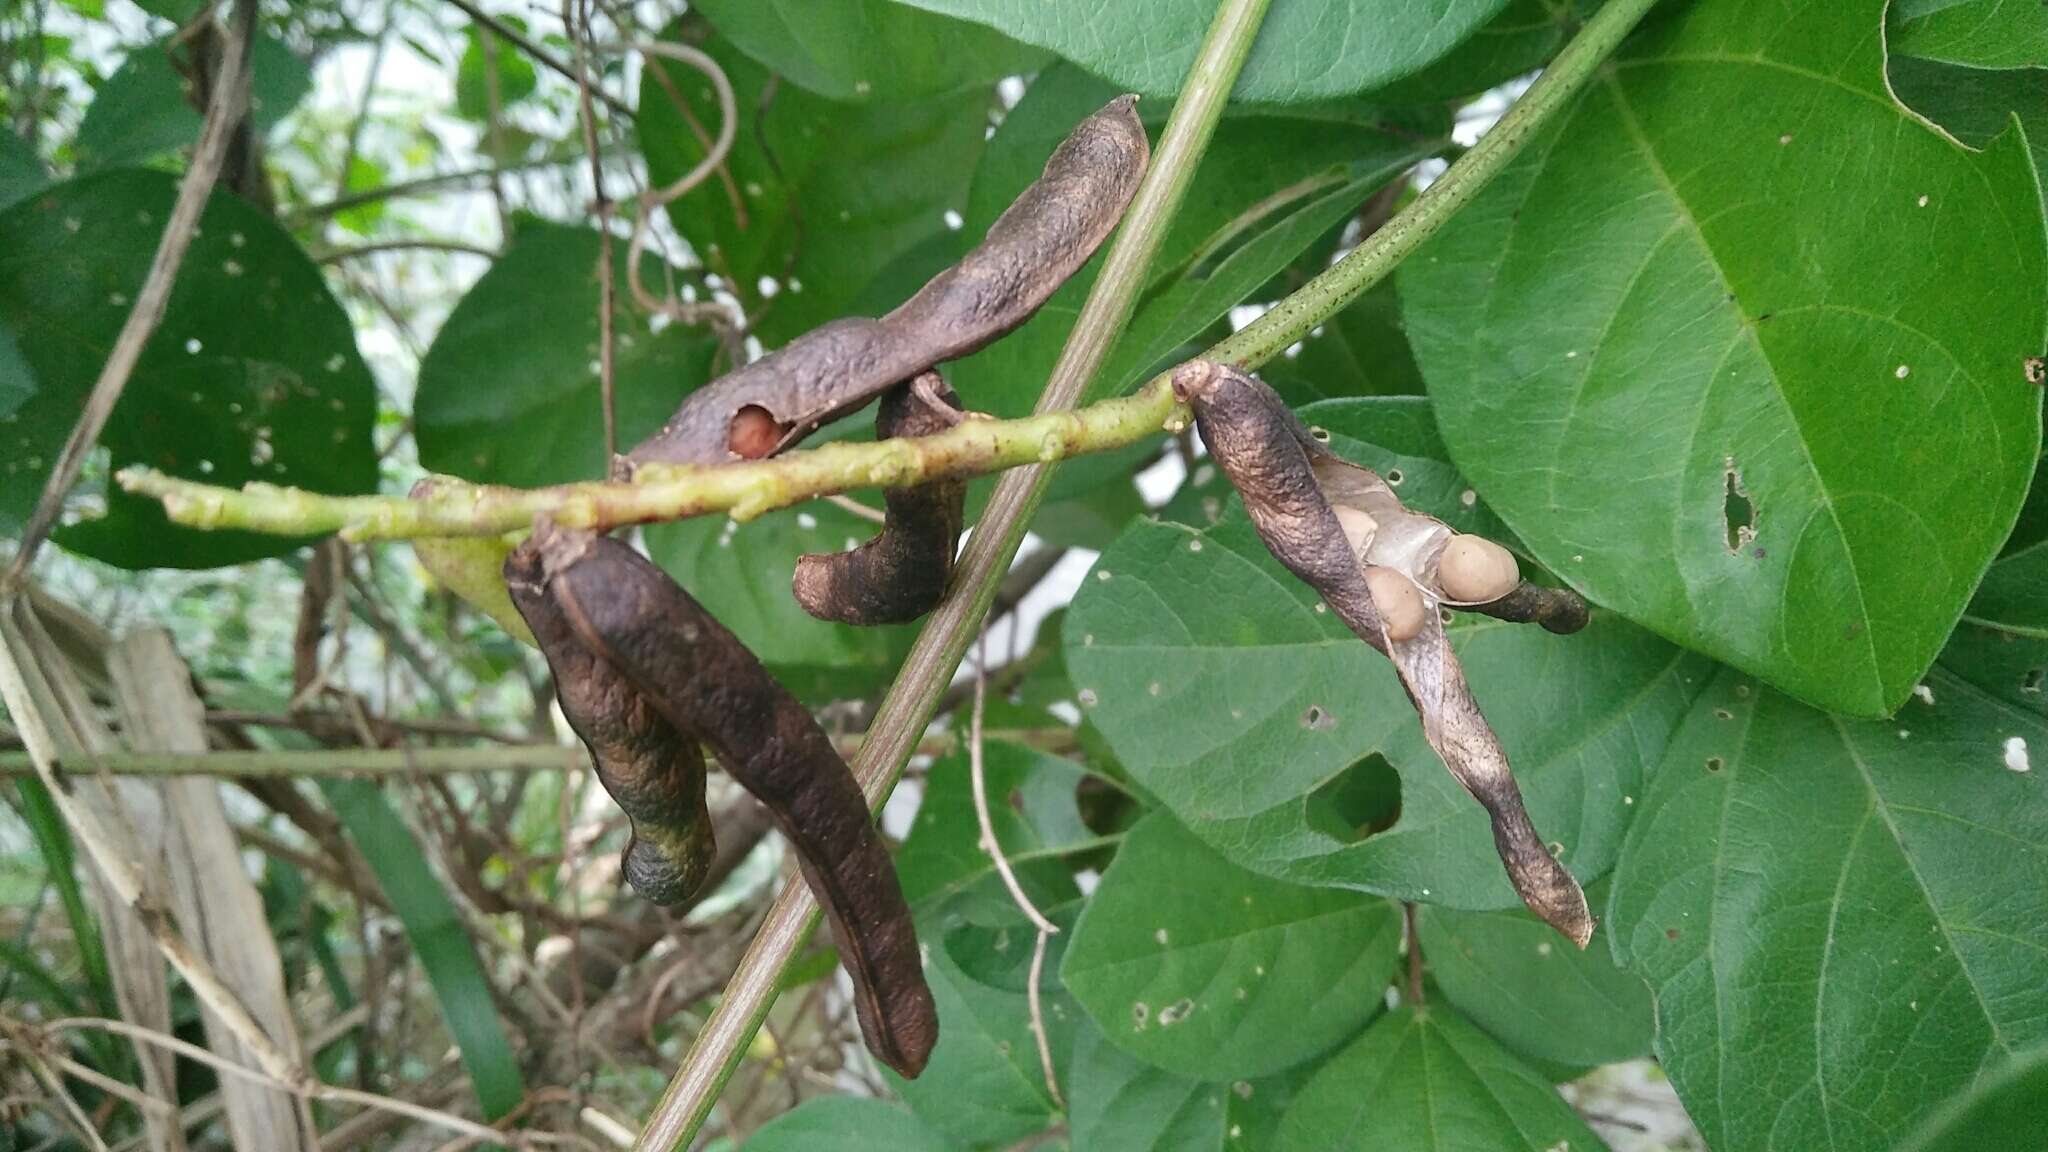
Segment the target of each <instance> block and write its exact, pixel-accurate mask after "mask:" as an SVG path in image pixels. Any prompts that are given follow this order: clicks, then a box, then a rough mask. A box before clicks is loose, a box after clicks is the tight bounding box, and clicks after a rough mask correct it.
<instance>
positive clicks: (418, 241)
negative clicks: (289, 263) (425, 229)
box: [313, 236, 502, 264]
mask: <svg viewBox="0 0 2048 1152" xmlns="http://www.w3.org/2000/svg"><path fill="white" fill-rule="evenodd" d="M412 251H425V252H453V253H457V254H460V255H464V256H481V257H483V258H484V259H486V260H496V259H497V258H498V257H499V256H500V255H502V253H500V252H499V251H498V250H497V249H496V248H491V247H488V246H486V245H483V244H472V243H470V242H469V241H467V240H442V239H434V238H430V237H424V236H422V237H401V238H399V239H395V240H375V241H372V242H370V243H368V244H355V245H351V246H349V247H347V248H330V249H328V250H327V251H325V252H322V253H319V254H318V255H316V256H314V257H313V262H314V263H315V264H334V263H337V262H339V261H342V260H355V259H358V258H360V257H363V256H375V255H377V254H379V253H383V252H412Z"/></svg>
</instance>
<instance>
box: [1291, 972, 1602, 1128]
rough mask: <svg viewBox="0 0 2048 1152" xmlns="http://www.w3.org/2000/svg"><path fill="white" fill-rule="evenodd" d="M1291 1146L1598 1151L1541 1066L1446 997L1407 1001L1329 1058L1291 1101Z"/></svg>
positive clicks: (1583, 1126)
mask: <svg viewBox="0 0 2048 1152" xmlns="http://www.w3.org/2000/svg"><path fill="white" fill-rule="evenodd" d="M1280 1135H1281V1140H1280V1147H1281V1148H1282V1149H1285V1150H1286V1152H1349V1150H1353V1149H1355V1150H1357V1152H1378V1150H1379V1149H1393V1148H1399V1149H1403V1150H1404V1152H1405V1150H1410V1149H1412V1150H1414V1152H1452V1150H1457V1152H1464V1150H1468V1149H1469V1150H1471V1152H1478V1150H1479V1149H1485V1150H1486V1152H1509V1150H1510V1149H1512V1150H1516V1152H1522V1150H1526V1152H1563V1150H1569V1152H1595V1150H1597V1149H1602V1148H1604V1147H1606V1146H1605V1145H1603V1144H1602V1143H1601V1142H1600V1138H1599V1137H1598V1136H1595V1135H1594V1134H1593V1131H1592V1129H1590V1128H1587V1127H1586V1125H1585V1122H1584V1121H1582V1120H1580V1119H1579V1117H1578V1114H1577V1113H1575V1112H1573V1111H1572V1110H1571V1106H1570V1105H1568V1104H1566V1103H1565V1102H1564V1099H1563V1098H1562V1097H1560V1096H1559V1095H1558V1094H1557V1090H1556V1089H1555V1088H1552V1087H1551V1085H1550V1081H1549V1080H1548V1079H1547V1078H1546V1077H1544V1076H1543V1075H1541V1074H1540V1073H1538V1072H1537V1071H1536V1070H1535V1069H1533V1068H1530V1067H1529V1066H1528V1065H1526V1064H1524V1063H1522V1062H1521V1061H1520V1060H1517V1059H1516V1058H1515V1057H1513V1056H1511V1055H1509V1054H1508V1053H1507V1052H1506V1051H1504V1050H1502V1048H1501V1047H1500V1046H1499V1045H1498V1044H1495V1043H1494V1042H1493V1041H1492V1040H1491V1039H1489V1038H1488V1037H1487V1035H1486V1034H1485V1033H1484V1032H1481V1031H1480V1030H1479V1029H1477V1028H1474V1027H1473V1026H1472V1025H1471V1024H1469V1023H1467V1022H1466V1021H1465V1020H1464V1018H1462V1017H1460V1016H1459V1015H1458V1014H1457V1013H1456V1012H1455V1011H1452V1010H1451V1009H1450V1008H1448V1007H1446V1006H1442V1005H1437V1004H1431V1005H1429V1006H1428V1007H1426V1008H1418V1007H1415V1006H1413V1005H1403V1006H1402V1007H1401V1008H1400V1009H1398V1010H1396V1011H1394V1012H1390V1013H1388V1014H1387V1016H1386V1018H1385V1019H1383V1020H1381V1021H1380V1022H1379V1023H1377V1024H1375V1025H1373V1027H1372V1029H1371V1030H1370V1031H1368V1032H1367V1033H1366V1034H1365V1035H1364V1036H1362V1037H1360V1038H1359V1040H1358V1042H1357V1043H1355V1044H1353V1045H1352V1046H1351V1047H1349V1048H1346V1049H1345V1050H1344V1051H1343V1052H1341V1053H1339V1054H1338V1055H1337V1056H1336V1057H1335V1058H1334V1059H1332V1060H1331V1061H1330V1062H1329V1063H1327V1064H1325V1065H1323V1067H1322V1070H1321V1071H1319V1072H1317V1073H1316V1075H1315V1078H1314V1079H1312V1080H1310V1081H1309V1082H1308V1084H1307V1085H1306V1086H1305V1087H1303V1088H1302V1090H1301V1092H1300V1094H1299V1095H1297V1096H1296V1097H1295V1098H1294V1105H1293V1106H1292V1107H1291V1108H1289V1109H1288V1110H1287V1117H1286V1119H1285V1120H1284V1121H1283V1122H1282V1125H1281V1129H1280Z"/></svg>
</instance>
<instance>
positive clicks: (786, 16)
mask: <svg viewBox="0 0 2048 1152" xmlns="http://www.w3.org/2000/svg"><path fill="white" fill-rule="evenodd" d="M694 7H695V8H696V9H697V11H699V12H702V13H703V14H704V16H705V17H706V18H707V19H709V20H710V21H711V22H712V23H713V24H715V25H717V26H718V30H719V31H720V32H721V33H723V34H724V35H725V36H726V37H727V38H728V39H730V40H731V41H732V42H733V43H734V44H737V45H739V47H740V48H741V49H742V50H744V51H745V52H746V54H747V55H749V56H751V57H753V58H754V59H756V60H758V61H760V62H761V63H762V64H764V65H766V66H767V67H769V68H770V69H772V70H774V71H775V72H778V73H780V74H781V75H782V76H784V77H786V78H787V79H789V80H791V81H793V82H794V83H797V84H801V85H803V86H804V87H805V88H808V89H810V90H811V91H813V92H815V93H817V94H818V95H820V96H823V97H826V98H827V99H831V100H856V101H865V100H877V101H883V102H888V101H904V102H908V101H912V100H923V99H927V98H929V97H933V96H943V95H947V94H949V93H953V92H959V91H962V90H965V89H971V88H983V89H985V88H987V87H988V86H989V85H991V84H994V83H995V82H996V81H998V80H1001V79H1002V78H1003V77H1005V76H1014V75H1017V74H1019V73H1026V72H1034V71H1037V69H1038V67H1039V65H1040V64H1042V63H1044V62H1045V60H1046V58H1047V56H1048V55H1049V54H1048V53H1046V52H1044V51H1043V50H1041V49H1035V48H1030V47H1027V46H1025V45H1023V44H1019V43H1017V42H1016V41H1015V40H1012V39H1010V38H1009V37H1007V36H1005V35H1003V34H1002V33H1000V32H997V31H995V30H994V29H992V28H989V27H986V26H984V25H980V24H973V23H969V22H968V21H965V20H953V19H949V18H947V17H944V16H938V15H934V14H932V13H929V12H921V11H919V10H918V9H916V8H912V7H909V6H907V5H904V4H898V3H895V2H893V0H841V2H840V3H835V4H814V3H809V2H808V0H702V2H700V3H698V4H696V5H695V6H694Z"/></svg>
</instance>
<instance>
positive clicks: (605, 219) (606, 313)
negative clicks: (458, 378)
mask: <svg viewBox="0 0 2048 1152" xmlns="http://www.w3.org/2000/svg"><path fill="white" fill-rule="evenodd" d="M578 4H579V0H562V27H563V28H564V29H565V30H567V32H568V33H569V42H570V43H571V44H573V45H575V47H576V102H577V109H578V116H577V119H578V120H580V121H581V122H582V125H583V150H584V151H585V152H587V153H589V154H590V195H591V199H592V200H593V201H594V202H595V205H596V208H597V240H598V244H597V357H598V395H599V399H600V402H601V404H602V407H603V409H604V458H605V459H606V460H607V461H609V460H612V459H614V458H616V457H617V456H618V454H619V417H618V408H617V401H616V398H615V397H614V395H613V392H612V296H613V294H614V292H615V291H616V290H617V289H616V285H614V283H613V282H612V202H611V198H610V197H608V196H606V195H605V191H604V160H603V158H602V157H600V156H599V155H598V150H597V110H596V109H595V108H593V107H592V106H591V100H590V80H589V75H588V73H587V71H586V68H587V66H588V61H587V60H586V59H585V55H584V45H585V44H586V43H587V42H588V41H589V40H590V5H589V4H588V3H587V0H583V2H582V8H581V10H582V15H581V17H580V18H579V17H578V16H577V15H576V12H577V6H578Z"/></svg>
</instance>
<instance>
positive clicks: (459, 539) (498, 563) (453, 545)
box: [412, 476, 534, 644]
mask: <svg viewBox="0 0 2048 1152" xmlns="http://www.w3.org/2000/svg"><path fill="white" fill-rule="evenodd" d="M450 483H451V481H449V480H448V479H447V478H446V477H442V476H429V477H427V478H426V479H424V480H421V481H420V482H419V483H417V484H414V485H413V486H412V496H413V498H414V499H419V498H420V497H422V496H431V495H433V494H434V493H436V492H439V491H443V490H444V489H445V488H446V487H447V486H449V485H450ZM511 552H512V541H510V540H507V539H506V538H504V537H502V536H424V537H421V538H420V539H417V540H414V541H413V542H412V554H413V555H414V556H415V557H417V558H418V559H419V562H420V567H422V568H425V569H426V570H427V571H428V572H429V573H431V574H432V575H433V577H434V579H436V580H438V581H440V582H441V586H442V587H444V588H446V589H448V590H449V591H450V592H453V593H455V595H456V596H458V597H460V598H461V599H462V601H463V602H464V603H466V604H468V605H469V606H470V607H472V608H474V609H476V610H477V611H479V612H482V613H483V614H484V615H486V616H489V617H490V618H491V619H492V620H495V621H497V623H498V627H500V628H503V629H504V630H505V632H506V634H507V635H509V636H511V637H512V638H513V639H514V640H518V641H520V642H521V643H524V644H532V643H534V638H533V633H532V632H531V631H530V630H528V629H527V627H526V621H524V620H522V619H520V617H519V610H518V609H516V608H514V607H513V606H512V597H511V595H510V594H509V593H507V592H506V590H505V576H504V572H503V569H504V566H505V557H506V556H508V555H510V554H511Z"/></svg>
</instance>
